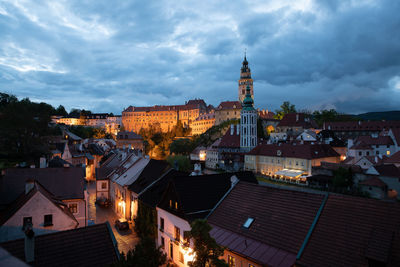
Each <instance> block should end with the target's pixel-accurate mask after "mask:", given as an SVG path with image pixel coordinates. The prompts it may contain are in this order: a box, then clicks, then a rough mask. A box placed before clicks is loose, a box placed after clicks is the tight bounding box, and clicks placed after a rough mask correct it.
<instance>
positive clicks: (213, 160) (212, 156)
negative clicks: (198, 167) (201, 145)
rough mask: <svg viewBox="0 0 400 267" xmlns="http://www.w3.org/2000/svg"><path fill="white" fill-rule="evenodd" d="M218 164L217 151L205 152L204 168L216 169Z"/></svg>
mask: <svg viewBox="0 0 400 267" xmlns="http://www.w3.org/2000/svg"><path fill="white" fill-rule="evenodd" d="M217 163H218V151H217V150H216V149H215V150H214V149H211V150H207V151H206V163H205V165H206V168H209V169H216V168H217V166H216V165H217Z"/></svg>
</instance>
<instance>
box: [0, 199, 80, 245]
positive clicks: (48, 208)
mask: <svg viewBox="0 0 400 267" xmlns="http://www.w3.org/2000/svg"><path fill="white" fill-rule="evenodd" d="M47 214H52V215H53V226H46V227H45V226H43V223H44V215H47ZM24 217H32V224H33V229H34V231H35V234H37V235H39V234H44V233H49V232H54V231H62V230H69V229H74V228H75V227H76V226H77V222H76V221H75V220H73V219H72V218H71V217H69V216H68V215H66V214H65V213H64V212H63V211H61V210H60V208H58V207H57V206H56V205H54V204H53V203H52V202H51V201H50V200H49V199H47V198H46V197H45V196H43V195H42V194H41V193H40V192H37V193H36V194H35V195H34V196H33V197H32V198H31V199H30V200H28V202H27V203H25V205H24V206H23V207H22V208H21V209H19V210H18V211H17V212H16V213H15V214H14V215H13V216H12V217H11V218H10V219H9V220H8V221H7V222H5V223H4V224H3V225H2V226H1V227H0V241H5V240H12V239H16V238H22V237H24V232H23V231H22V226H23V218H24Z"/></svg>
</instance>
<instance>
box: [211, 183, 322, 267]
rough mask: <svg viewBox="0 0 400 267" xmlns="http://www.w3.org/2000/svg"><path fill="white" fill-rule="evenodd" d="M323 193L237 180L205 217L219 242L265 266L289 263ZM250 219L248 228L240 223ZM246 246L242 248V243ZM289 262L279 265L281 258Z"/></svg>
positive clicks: (305, 233)
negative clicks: (215, 228)
mask: <svg viewBox="0 0 400 267" xmlns="http://www.w3.org/2000/svg"><path fill="white" fill-rule="evenodd" d="M324 197H325V195H323V194H314V193H306V192H300V191H294V190H285V189H278V188H272V187H268V186H262V185H257V184H250V183H246V182H239V183H238V184H237V185H236V186H235V187H234V188H233V190H232V191H231V192H230V193H229V194H228V195H227V196H226V198H225V199H224V200H223V201H222V202H221V203H220V204H219V205H218V207H217V208H216V209H215V210H214V211H213V213H211V214H210V216H209V217H208V222H209V223H210V224H211V225H212V226H216V227H217V229H223V230H224V231H225V232H227V233H224V236H223V237H221V236H219V234H218V231H215V230H213V231H212V232H211V235H212V236H214V237H215V238H216V240H218V241H219V243H220V245H223V246H227V247H228V249H230V250H232V251H234V252H236V253H239V254H241V255H244V256H245V257H249V258H251V259H252V260H253V261H256V262H258V263H260V264H266V265H268V266H292V265H293V264H294V262H295V258H296V254H297V252H298V251H299V249H300V247H301V245H302V243H303V241H304V239H305V237H306V235H307V233H308V231H309V228H310V227H311V225H312V223H313V221H314V218H315V216H316V215H317V212H318V209H319V208H320V206H321V204H322V202H323V199H324ZM248 218H253V219H254V221H253V223H252V224H251V225H250V227H249V228H248V229H246V228H244V227H243V224H244V223H245V222H246V220H247V219H248ZM246 243H247V246H248V247H249V249H246V248H245V244H246ZM287 257H290V262H287V264H285V265H282V264H280V263H283V262H284V261H285V258H287Z"/></svg>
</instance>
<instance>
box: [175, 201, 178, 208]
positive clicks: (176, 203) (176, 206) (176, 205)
mask: <svg viewBox="0 0 400 267" xmlns="http://www.w3.org/2000/svg"><path fill="white" fill-rule="evenodd" d="M175 209H176V210H177V209H178V202H176V201H175Z"/></svg>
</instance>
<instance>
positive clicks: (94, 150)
mask: <svg viewBox="0 0 400 267" xmlns="http://www.w3.org/2000/svg"><path fill="white" fill-rule="evenodd" d="M88 150H89V152H90V154H92V155H99V156H102V155H104V151H103V149H102V148H101V147H100V146H99V145H98V144H89V145H88Z"/></svg>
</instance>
